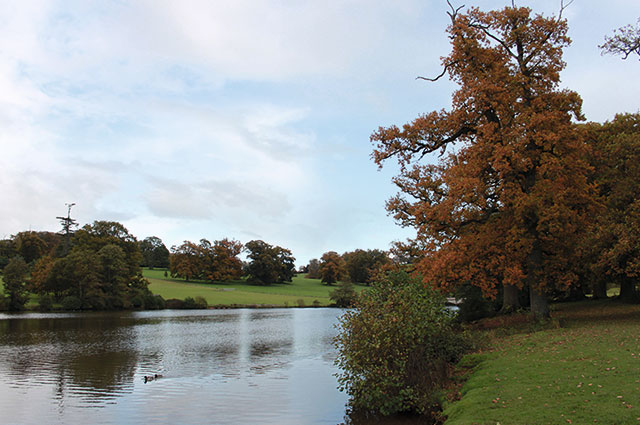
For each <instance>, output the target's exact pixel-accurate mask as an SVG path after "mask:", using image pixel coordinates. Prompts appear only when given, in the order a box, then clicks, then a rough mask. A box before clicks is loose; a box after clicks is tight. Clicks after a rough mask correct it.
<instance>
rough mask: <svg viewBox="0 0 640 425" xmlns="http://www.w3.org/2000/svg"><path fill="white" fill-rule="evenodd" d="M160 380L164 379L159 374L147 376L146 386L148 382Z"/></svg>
mask: <svg viewBox="0 0 640 425" xmlns="http://www.w3.org/2000/svg"><path fill="white" fill-rule="evenodd" d="M158 378H162V375H158V374H157V373H154V374H153V375H145V376H144V383H145V384H146V383H147V382H151V381H153V380H156V379H158Z"/></svg>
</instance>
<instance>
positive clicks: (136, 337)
mask: <svg viewBox="0 0 640 425" xmlns="http://www.w3.org/2000/svg"><path fill="white" fill-rule="evenodd" d="M341 314H342V310H339V309H330V308H308V309H296V308H289V309H263V310H258V309H239V310H161V311H149V312H114V313H111V312H110V313H51V314H45V313H23V314H0V422H1V423H3V424H37V425H42V424H148V423H154V424H172V425H173V424H235V425H242V424H252V425H253V424H282V425H286V424H292V425H304V424H314V425H315V424H331V425H336V424H341V423H344V422H347V423H353V424H357V423H370V422H371V419H367V420H364V421H362V420H356V419H354V420H351V419H350V418H348V417H345V405H346V403H347V401H348V397H347V396H346V394H344V393H341V392H340V391H338V390H337V381H336V378H335V376H334V374H335V373H336V372H337V369H336V367H335V366H334V364H333V362H334V359H335V357H336V350H335V348H334V347H333V343H332V339H333V337H334V336H335V335H336V332H337V331H336V329H335V327H334V325H335V324H336V323H337V321H338V317H339V316H340V315H341ZM156 374H157V375H162V376H160V377H158V378H156V379H153V380H149V381H148V382H145V376H147V377H152V376H155V375H156ZM378 423H380V424H383V423H384V424H390V423H394V424H396V423H403V424H404V423H418V422H417V421H407V419H402V418H396V419H391V420H384V421H380V422H378Z"/></svg>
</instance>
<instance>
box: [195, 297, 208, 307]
mask: <svg viewBox="0 0 640 425" xmlns="http://www.w3.org/2000/svg"><path fill="white" fill-rule="evenodd" d="M195 304H196V307H195V308H207V307H209V304H208V303H207V300H205V299H204V297H201V296H197V297H196V299H195Z"/></svg>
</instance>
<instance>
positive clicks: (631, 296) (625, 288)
mask: <svg viewBox="0 0 640 425" xmlns="http://www.w3.org/2000/svg"><path fill="white" fill-rule="evenodd" d="M619 298H620V299H621V300H622V301H627V302H635V301H638V293H637V292H636V282H635V280H634V279H630V278H624V279H623V280H622V281H621V282H620V296H619Z"/></svg>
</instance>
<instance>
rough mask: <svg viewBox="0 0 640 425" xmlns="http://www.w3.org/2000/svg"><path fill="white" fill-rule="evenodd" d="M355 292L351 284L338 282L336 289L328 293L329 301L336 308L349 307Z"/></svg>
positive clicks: (353, 299)
mask: <svg viewBox="0 0 640 425" xmlns="http://www.w3.org/2000/svg"><path fill="white" fill-rule="evenodd" d="M356 295H357V293H356V290H355V289H354V287H353V283H351V282H340V283H339V284H338V287H337V288H336V289H334V290H333V291H331V292H330V293H329V299H330V300H331V301H333V302H334V303H335V304H336V305H337V306H338V307H349V306H351V304H352V303H353V302H354V301H355V298H356Z"/></svg>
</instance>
